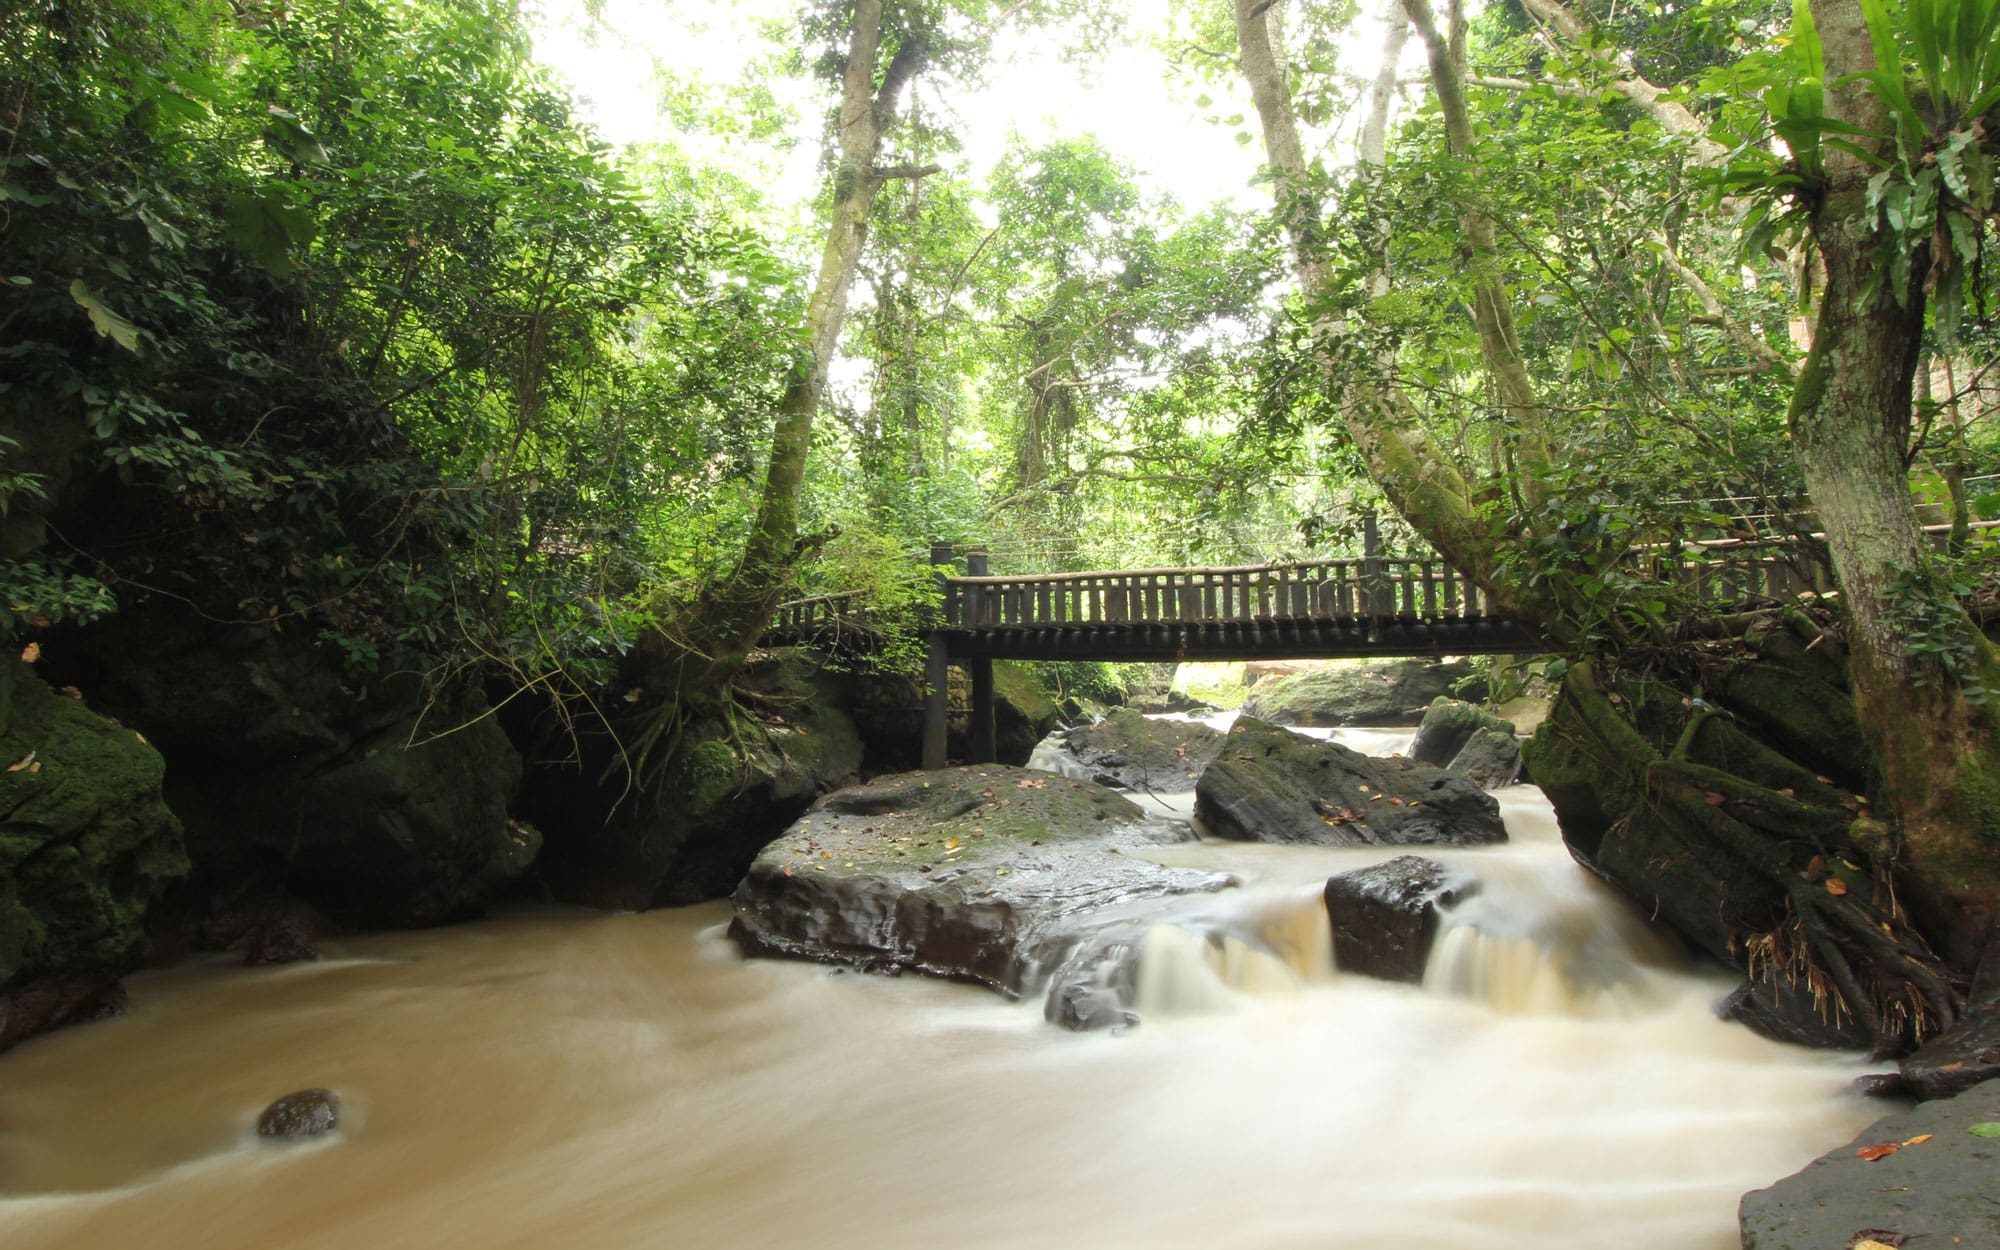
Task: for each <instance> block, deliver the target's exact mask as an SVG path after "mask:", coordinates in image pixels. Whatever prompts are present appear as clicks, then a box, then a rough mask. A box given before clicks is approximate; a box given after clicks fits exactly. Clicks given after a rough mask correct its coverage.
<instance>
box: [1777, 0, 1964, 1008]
mask: <svg viewBox="0 0 2000 1250" xmlns="http://www.w3.org/2000/svg"><path fill="white" fill-rule="evenodd" d="M1812 10H1813V17H1814V20H1815V22H1816V23H1817V25H1818V27H1819V31H1820V38H1821V41H1822V44H1823V46H1824V49H1825V55H1826V78H1827V81H1828V83H1829V84H1831V85H1830V86H1829V87H1828V89H1827V94H1826V104H1827V112H1828V114H1829V116H1831V117H1833V118H1834V119H1836V120H1838V121H1841V122H1844V123H1846V124H1848V125H1850V126H1854V127H1856V128H1857V129H1858V130H1860V131H1864V132H1869V133H1887V132H1888V131H1889V123H1888V118H1887V116H1886V113H1885V110H1884V109H1883V107H1882V105H1881V102H1880V101H1879V100H1878V99H1877V98H1876V96H1875V94H1874V92H1873V90H1872V89H1871V88H1870V87H1869V85H1868V84H1866V83H1864V82H1861V81H1857V80H1856V79H1854V78H1853V77H1851V76H1852V75H1856V74H1860V73H1864V72H1866V71H1868V70H1870V69H1872V68H1874V51H1873V46H1872V43H1871V41H1870V38H1869V33H1868V29H1867V26H1866V24H1865V22H1864V21H1863V18H1862V14H1861V8H1860V5H1859V4H1858V3H1857V2H1856V0H1814V3H1813V5H1812ZM1826 167H1827V179H1826V181H1827V185H1826V187H1825V188H1824V192H1823V196H1822V198H1821V200H1820V202H1819V204H1818V206H1817V207H1816V208H1815V210H1814V212H1813V217H1812V227H1813V233H1814V237H1815V238H1816V239H1817V241H1818V242H1819V245H1820V252H1821V255H1822V256H1823V257H1824V259H1825V264H1826V286H1825V288H1824V291H1823V293H1822V295H1821V298H1820V308H1819V320H1818V327H1817V332H1816V333H1815V335H1814V338H1813V346H1812V350H1811V352H1810V353H1809V354H1808V355H1807V357H1806V361H1805V366H1804V368H1803V369H1801V370H1800V374H1799V383H1798V387H1797V389H1796V390H1795V391H1794V393H1793V398H1792V405H1791V411H1790V413H1789V420H1790V424H1791V431H1792V445H1793V448H1794V451H1795V452H1796V454H1797V456H1798V460H1799V467H1800V469H1801V470H1802V471H1803V473H1804V475H1805V479H1806V484H1807V486H1808V488H1809V489H1810V491H1811V493H1812V498H1813V502H1814V504H1815V506H1816V507H1817V508H1818V511H1819V517H1820V522H1821V525H1822V527H1823V528H1824V529H1825V531H1826V535H1827V546H1828V549H1829V552H1830V553H1831V556H1832V559H1833V566H1834V571H1835V573H1836V574H1837V576H1838V577H1839V580H1840V587H1841V602H1842V606H1843V609H1844V612H1845V617H1846V622H1847V633H1848V648H1849V655H1850V671H1851V676H1852V681H1853V686H1854V698H1855V705H1856V708H1857V709H1858V711H1859V714H1860V718H1861V724H1862V726H1863V729H1864V732H1865V733H1866V734H1867V736H1868V738H1869V743H1870V747H1871V749H1872V751H1873V753H1874V755H1875V758H1876V761H1877V764H1878V767H1879V769H1880V775H1879V780H1878V783H1877V790H1878V793H1877V795H1876V798H1877V800H1878V803H1879V808H1878V811H1879V813H1880V815H1881V816H1883V817H1887V818H1889V821H1890V824H1889V825H1888V826H1886V828H1888V829H1889V830H1890V831H1891V833H1890V835H1889V836H1888V837H1886V838H1885V839H1884V840H1883V843H1882V844H1880V845H1879V851H1880V852H1882V854H1881V856H1880V857H1881V858H1882V859H1883V861H1884V862H1883V864H1882V867H1883V868H1884V869H1885V870H1886V871H1890V872H1893V873H1894V875H1895V877H1896V880H1897V882H1898V884H1899V885H1900V886H1901V887H1902V891H1903V899H1904V901H1905V902H1906V903H1907V904H1908V906H1909V907H1910V908H1911V910H1912V912H1913V914H1915V915H1916V917H1917V918H1918V920H1919V922H1920V923H1921V924H1922V926H1923V928H1924V929H1925V930H1926V931H1927V932H1928V933H1930V934H1931V936H1932V940H1933V942H1935V943H1937V944H1939V946H1940V950H1941V953H1942V954H1944V956H1945V957H1946V959H1947V960H1948V961H1949V962H1951V963H1953V964H1955V965H1957V966H1959V967H1964V968H1970V967H1971V966H1972V965H1973V963H1974V962H1975V961H1976V960H1977V959H1978V958H1979V955H1980V953H1981V951H1982V950H1983V949H1984V947H1985V945H1986V942H1987V940H1988V938H1989V937H1990V936H1991V934H1992V930H1993V924H1994V916H1995V903H1996V900H2000V736H1996V733H1995V730H1996V722H1995V717H1994V714H1993V713H1992V711H1990V710H1989V708H1988V707H1987V706H1986V705H1985V700H1986V698H1987V697H1988V693H1987V692H1994V693H2000V658H1996V654H1995V650H1994V648H1993V646H1992V644H1990V643H1989V642H1987V640H1986V639H1985V637H1984V636H1983V635H1982V634H1981V633H1980V632H1979V630H1978V628H1977V627H1976V626H1974V624H1973V623H1972V621H1971V619H1970V618H1969V617H1968V616H1967V615H1966V612H1965V610H1964V608H1963V607H1962V606H1961V605H1960V603H1959V602H1958V600H1957V599H1956V598H1955V597H1954V596H1953V595H1952V593H1951V592H1950V589H1949V585H1948V582H1947V581H1946V579H1941V578H1938V577H1935V576H1933V575H1931V574H1930V573H1929V572H1928V569H1929V563H1930V559H1929V557H1930V553H1929V551H1928V544H1927V541H1926V538H1925V535H1924V533H1923V530H1922V527H1921V526H1920V525H1919V524H1918V520H1917V514H1916V508H1915V505H1914V503H1913V501H1912V498H1911V494H1910V486H1909V467H1908V459H1907V457H1908V455H1909V452H1910V419H1911V407H1912V402H1911V401H1912V390H1913V381H1914V378H1915V375H1916V368H1917V363H1918V360H1919V358H1920V354H1921V346H1922V338H1923V327H1924V304H1925V295H1924V280H1925V277H1926V275H1927V273H1928V271H1929V268H1930V257H1929V255H1928V251H1927V249H1926V250H1925V251H1924V252H1920V253H1919V254H1918V255H1917V256H1915V257H1914V258H1913V259H1912V263H1911V265H1910V276H1909V281H1908V284H1907V286H1906V287H1905V288H1904V289H1903V290H1902V291H1896V290H1894V289H1892V287H1891V283H1890V282H1889V281H1887V280H1886V279H1885V280H1883V281H1881V282H1880V283H1879V286H1878V289H1877V291H1876V292H1875V294H1874V295H1873V296H1872V297H1868V296H1864V292H1865V291H1866V290H1867V288H1868V285H1869V280H1870V278H1871V276H1875V275H1874V270H1875V267H1876V262H1877V259H1878V251H1877V246H1878V243H1879V242H1880V241H1881V240H1880V239H1879V238H1878V234H1877V230H1876V227H1875V224H1874V221H1873V216H1874V215H1873V214H1872V213H1871V212H1870V211H1869V210H1868V206H1867V181H1868V178H1869V176H1870V175H1871V174H1872V173H1873V172H1874V170H1873V168H1872V167H1871V166H1870V165H1868V164H1867V163H1866V162H1865V161H1863V160H1862V159H1860V158H1859V157H1857V156H1855V155H1853V154H1850V153H1847V152H1844V151H1840V150H1837V149H1832V148H1829V149H1828V151H1827V157H1826ZM1864 299H1865V302H1864Z"/></svg>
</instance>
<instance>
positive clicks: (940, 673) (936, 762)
mask: <svg viewBox="0 0 2000 1250" xmlns="http://www.w3.org/2000/svg"><path fill="white" fill-rule="evenodd" d="M927 642H928V646H927V648H926V652H925V655H924V759H923V766H924V768H925V769H926V770H931V769H938V768H943V767H944V757H945V739H946V730H947V728H948V714H949V712H950V704H949V703H948V702H947V699H948V695H949V689H950V682H951V655H950V653H949V652H947V651H946V650H945V641H944V635H943V634H941V633H934V634H932V635H931V636H930V638H929V639H928V640H927Z"/></svg>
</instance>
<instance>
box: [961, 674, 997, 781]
mask: <svg viewBox="0 0 2000 1250" xmlns="http://www.w3.org/2000/svg"><path fill="white" fill-rule="evenodd" d="M965 667H966V668H967V669H968V670H969V671H970V672H971V673H972V762H973V763H975V764H991V763H992V762H993V761H994V759H995V758H996V757H998V756H999V754H1000V735H999V731H998V728H997V727H996V725H995V723H994V720H993V661H991V660H988V659H984V658H981V659H977V660H967V661H966V662H965Z"/></svg>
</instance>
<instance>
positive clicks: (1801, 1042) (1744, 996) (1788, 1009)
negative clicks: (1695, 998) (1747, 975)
mask: <svg viewBox="0 0 2000 1250" xmlns="http://www.w3.org/2000/svg"><path fill="white" fill-rule="evenodd" d="M1715 1011H1716V1014H1717V1015H1719V1016H1721V1017H1722V1018H1723V1019H1725V1020H1734V1021H1736V1022H1737V1023H1738V1024H1741V1025H1743V1026H1744V1027H1745V1028H1747V1029H1749V1030H1750V1031H1751V1032H1752V1033H1755V1034H1757V1035H1758V1036H1760V1037H1768V1038H1770V1039H1771V1040H1772V1041H1774V1042H1789V1043H1791V1044H1792V1045H1794V1046H1816V1047H1820V1048H1821V1049H1825V1050H1866V1049H1868V1047H1869V1045H1870V1044H1871V1038H1870V1036H1869V1033H1868V1030H1867V1029H1866V1028H1864V1027H1863V1026H1862V1025H1861V1024H1860V1023H1858V1022H1857V1021H1856V1020H1855V1019H1854V1017H1853V1016H1851V1015H1847V1014H1842V1015H1841V1017H1840V1018H1839V1019H1838V1020H1837V1021H1836V1020H1829V1019H1827V1018H1826V1017H1825V1016H1823V1015H1821V1013H1820V1006H1819V1004H1818V1003H1815V1002H1814V1001H1813V996H1812V993H1811V991H1809V990H1807V989H1806V988H1805V987H1804V986H1802V985H1796V984H1790V983H1787V982H1784V981H1774V980H1771V979H1769V978H1764V977H1760V978H1758V979H1757V980H1754V981H1745V982H1744V983H1743V984H1741V985H1739V986H1737V987H1736V988H1735V989H1734V990H1732V991H1730V992H1729V994H1728V995H1727V996H1726V997H1724V998H1723V1000H1722V1001H1721V1002H1719V1003H1717V1004H1716V1006H1715Z"/></svg>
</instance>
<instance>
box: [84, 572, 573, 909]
mask: <svg viewBox="0 0 2000 1250" xmlns="http://www.w3.org/2000/svg"><path fill="white" fill-rule="evenodd" d="M61 658H62V663H63V665H64V666H65V667H64V670H63V671H65V672H66V673H68V674H70V675H69V676H66V677H65V678H64V680H67V681H73V682H74V683H76V684H77V685H78V686H80V687H81V688H82V689H83V690H84V691H85V692H86V693H87V694H88V695H89V696H90V698H91V700H92V701H93V703H94V704H96V705H97V706H99V707H100V708H101V710H103V711H104V712H106V713H107V714H109V715H113V716H116V717H117V718H118V719H119V720H120V721H122V722H123V723H125V724H127V725H129V726H131V727H133V728H134V729H137V730H139V731H141V732H143V733H144V734H145V735H146V738H147V739H148V740H149V741H151V742H152V743H153V744H154V745H155V746H156V747H157V748H158V749H159V751H160V753H161V754H162V755H163V756H165V757H166V762H167V775H166V776H167V780H166V795H167V801H168V803H169V804H170V805H171V806H172V807H173V810H174V811H175V813H176V814H177V815H179V816H180V818H181V819H182V820H183V821H184V822H185V823H186V825H187V844H188V851H189V854H190V856H191V857H192V859H193V863H194V878H195V880H196V882H198V883H199V884H200V886H201V888H202V890H203V891H204V893H213V894H218V895H222V896H227V897H233V896H234V894H235V893H236V892H237V891H238V890H239V889H240V888H241V887H243V886H244V884H245V883H246V882H248V883H261V884H264V885H266V886H268V887H269V888H271V889H281V890H283V891H284V892H286V893H290V894H293V895H295V896H297V897H300V898H304V899H306V900H307V901H309V902H311V903H313V904H314V905H315V906H317V907H319V908H321V909H322V910H323V911H325V912H326V913H327V914H329V915H331V916H334V917H336V918H337V919H339V920H340V921H341V922H342V923H343V924H347V925H351V926H353V927H357V928H401V927H415V926H422V925H430V924H438V923H441V922H444V921H447V920H454V919H462V918H465V917H469V916H472V915H476V914H478V913H479V912H480V911H482V910H483V909H484V908H485V907H486V906H487V905H488V903H490V902H491V901H492V900H493V899H494V898H496V897H498V896H499V895H500V894H501V893H502V892H503V891H504V890H505V889H506V887H507V886H508V885H509V884H510V883H511V882H513V881H514V880H516V879H518V878H519V877H520V876H521V875H522V874H523V873H524V872H525V871H526V870H527V868H528V867H529V866H530V865H531V864H532V862H533V860H534V856H535V851H536V846H535V844H534V841H533V839H532V837H528V836H524V834H523V832H522V831H521V830H519V829H517V828H513V827H510V826H509V825H508V822H507V814H508V805H509V803H510V802H511V800H512V799H513V796H514V792H515V790H516V788H517V787H518V786H519V783H520V779H521V759H520V755H519V753H518V752H516V751H515V750H514V748H513V746H512V744H511V743H509V742H508V740H507V736H506V734H505V733H504V732H503V731H502V730H501V728H500V726H499V725H498V723H497V722H496V721H495V719H494V718H493V717H492V716H491V715H489V708H488V706H487V704H486V702H485V700H484V698H483V696H482V695H480V693H479V692H477V691H473V690H457V691H451V692H444V693H439V692H435V691H426V690H425V689H424V688H423V685H422V683H421V681H420V680H419V679H417V678H416V677H415V676H414V675H412V674H406V673H395V672H387V671H383V672H373V673H366V672H364V673H356V672H353V671H351V670H350V668H349V666H348V663H347V657H346V656H345V655H344V654H343V653H342V652H341V650H340V649H339V648H337V647H333V646H331V645H327V644H324V643H320V642H318V641H316V640H314V639H313V638H312V637H310V636H307V635H304V634H293V633H289V632H282V631H280V630H278V629H276V628H275V627H273V626H270V625H262V624H259V625H238V624H232V625H217V624H212V623H208V622H202V621H199V620H195V619H191V617H190V616H189V614H188V613H187V612H186V611H185V610H183V609H182V608H181V607H180V606H179V605H176V604H172V603H169V602H167V601H164V600H151V601H144V602H141V603H139V604H136V605H134V606H133V607H132V608H131V609H130V610H129V611H128V610H126V609H121V610H120V611H119V613H118V614H117V615H116V616H114V617H110V618H107V619H106V620H105V621H103V622H100V623H99V624H97V625H95V626H93V627H92V628H91V629H90V630H89V631H87V632H85V633H83V634H80V635H78V636H76V637H75V638H74V639H70V640H66V641H65V642H64V643H63V646H62V648H61Z"/></svg>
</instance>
